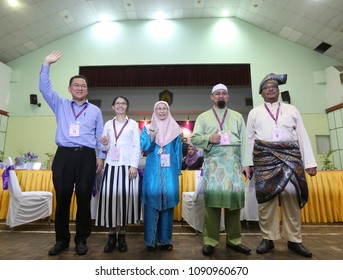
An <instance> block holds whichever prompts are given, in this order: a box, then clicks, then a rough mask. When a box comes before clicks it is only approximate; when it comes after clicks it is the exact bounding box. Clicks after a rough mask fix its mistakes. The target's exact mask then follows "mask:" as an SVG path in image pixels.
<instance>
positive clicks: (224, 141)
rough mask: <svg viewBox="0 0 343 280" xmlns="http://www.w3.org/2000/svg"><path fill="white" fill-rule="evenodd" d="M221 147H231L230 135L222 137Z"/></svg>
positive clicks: (224, 134) (225, 134)
mask: <svg viewBox="0 0 343 280" xmlns="http://www.w3.org/2000/svg"><path fill="white" fill-rule="evenodd" d="M220 145H230V137H229V134H228V133H223V134H221V135H220Z"/></svg>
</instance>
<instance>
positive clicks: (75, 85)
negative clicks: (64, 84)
mask: <svg viewBox="0 0 343 280" xmlns="http://www.w3.org/2000/svg"><path fill="white" fill-rule="evenodd" d="M71 86H72V87H74V88H82V89H85V88H87V85H79V84H71Z"/></svg>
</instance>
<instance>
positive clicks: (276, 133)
mask: <svg viewBox="0 0 343 280" xmlns="http://www.w3.org/2000/svg"><path fill="white" fill-rule="evenodd" d="M264 107H265V108H266V110H267V112H268V114H269V116H270V117H271V118H272V119H273V120H274V121H275V124H276V125H277V120H278V118H279V113H280V103H279V107H278V108H277V110H276V115H275V117H274V115H273V114H272V112H271V111H270V110H269V108H268V106H267V105H266V103H264ZM282 138H283V135H282V130H281V128H279V127H274V128H273V129H272V141H275V142H277V141H281V140H282Z"/></svg>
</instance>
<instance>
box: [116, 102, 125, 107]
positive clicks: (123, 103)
mask: <svg viewBox="0 0 343 280" xmlns="http://www.w3.org/2000/svg"><path fill="white" fill-rule="evenodd" d="M114 105H116V106H120V105H121V106H127V104H126V102H116V103H114Z"/></svg>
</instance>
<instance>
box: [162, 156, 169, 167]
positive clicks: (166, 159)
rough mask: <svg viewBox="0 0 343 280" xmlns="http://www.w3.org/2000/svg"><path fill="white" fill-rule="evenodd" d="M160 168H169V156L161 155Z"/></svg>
mask: <svg viewBox="0 0 343 280" xmlns="http://www.w3.org/2000/svg"><path fill="white" fill-rule="evenodd" d="M161 166H162V167H169V166H170V154H162V155H161Z"/></svg>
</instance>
